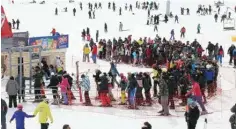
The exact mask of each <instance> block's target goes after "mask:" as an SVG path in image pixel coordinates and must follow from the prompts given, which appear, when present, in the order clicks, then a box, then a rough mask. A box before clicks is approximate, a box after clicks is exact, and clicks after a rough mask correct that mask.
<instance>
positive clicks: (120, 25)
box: [119, 22, 123, 31]
mask: <svg viewBox="0 0 236 129" xmlns="http://www.w3.org/2000/svg"><path fill="white" fill-rule="evenodd" d="M119 31H123V23H122V22H120V24H119Z"/></svg>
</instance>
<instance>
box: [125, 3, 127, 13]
mask: <svg viewBox="0 0 236 129" xmlns="http://www.w3.org/2000/svg"><path fill="white" fill-rule="evenodd" d="M127 9H128V5H127V3H126V4H125V11H127Z"/></svg>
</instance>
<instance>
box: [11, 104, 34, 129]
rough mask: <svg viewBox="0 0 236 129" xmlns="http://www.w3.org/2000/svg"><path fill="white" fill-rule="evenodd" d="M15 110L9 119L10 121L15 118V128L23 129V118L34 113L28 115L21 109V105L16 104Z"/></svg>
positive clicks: (29, 116)
mask: <svg viewBox="0 0 236 129" xmlns="http://www.w3.org/2000/svg"><path fill="white" fill-rule="evenodd" d="M17 109H18V110H17V111H15V112H14V114H13V115H12V117H11V119H10V123H11V122H12V121H13V120H14V119H16V129H24V128H25V118H32V117H34V115H28V114H27V113H25V112H24V111H23V110H22V109H23V106H22V105H20V104H19V105H17Z"/></svg>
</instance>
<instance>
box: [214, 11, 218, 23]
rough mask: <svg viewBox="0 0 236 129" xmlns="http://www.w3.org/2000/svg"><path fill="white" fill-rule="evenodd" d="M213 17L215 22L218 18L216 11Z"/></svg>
mask: <svg viewBox="0 0 236 129" xmlns="http://www.w3.org/2000/svg"><path fill="white" fill-rule="evenodd" d="M214 18H215V22H217V20H218V14H217V13H216V14H215V15H214Z"/></svg>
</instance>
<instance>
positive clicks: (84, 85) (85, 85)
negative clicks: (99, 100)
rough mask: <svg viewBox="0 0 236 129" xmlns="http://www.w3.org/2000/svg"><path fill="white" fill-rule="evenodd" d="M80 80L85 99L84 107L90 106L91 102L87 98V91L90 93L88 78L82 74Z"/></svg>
mask: <svg viewBox="0 0 236 129" xmlns="http://www.w3.org/2000/svg"><path fill="white" fill-rule="evenodd" d="M81 78H82V82H81V87H82V88H83V90H84V98H85V103H84V105H85V106H91V105H92V104H91V101H90V98H89V91H90V80H89V77H88V76H87V75H84V74H82V75H81Z"/></svg>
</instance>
